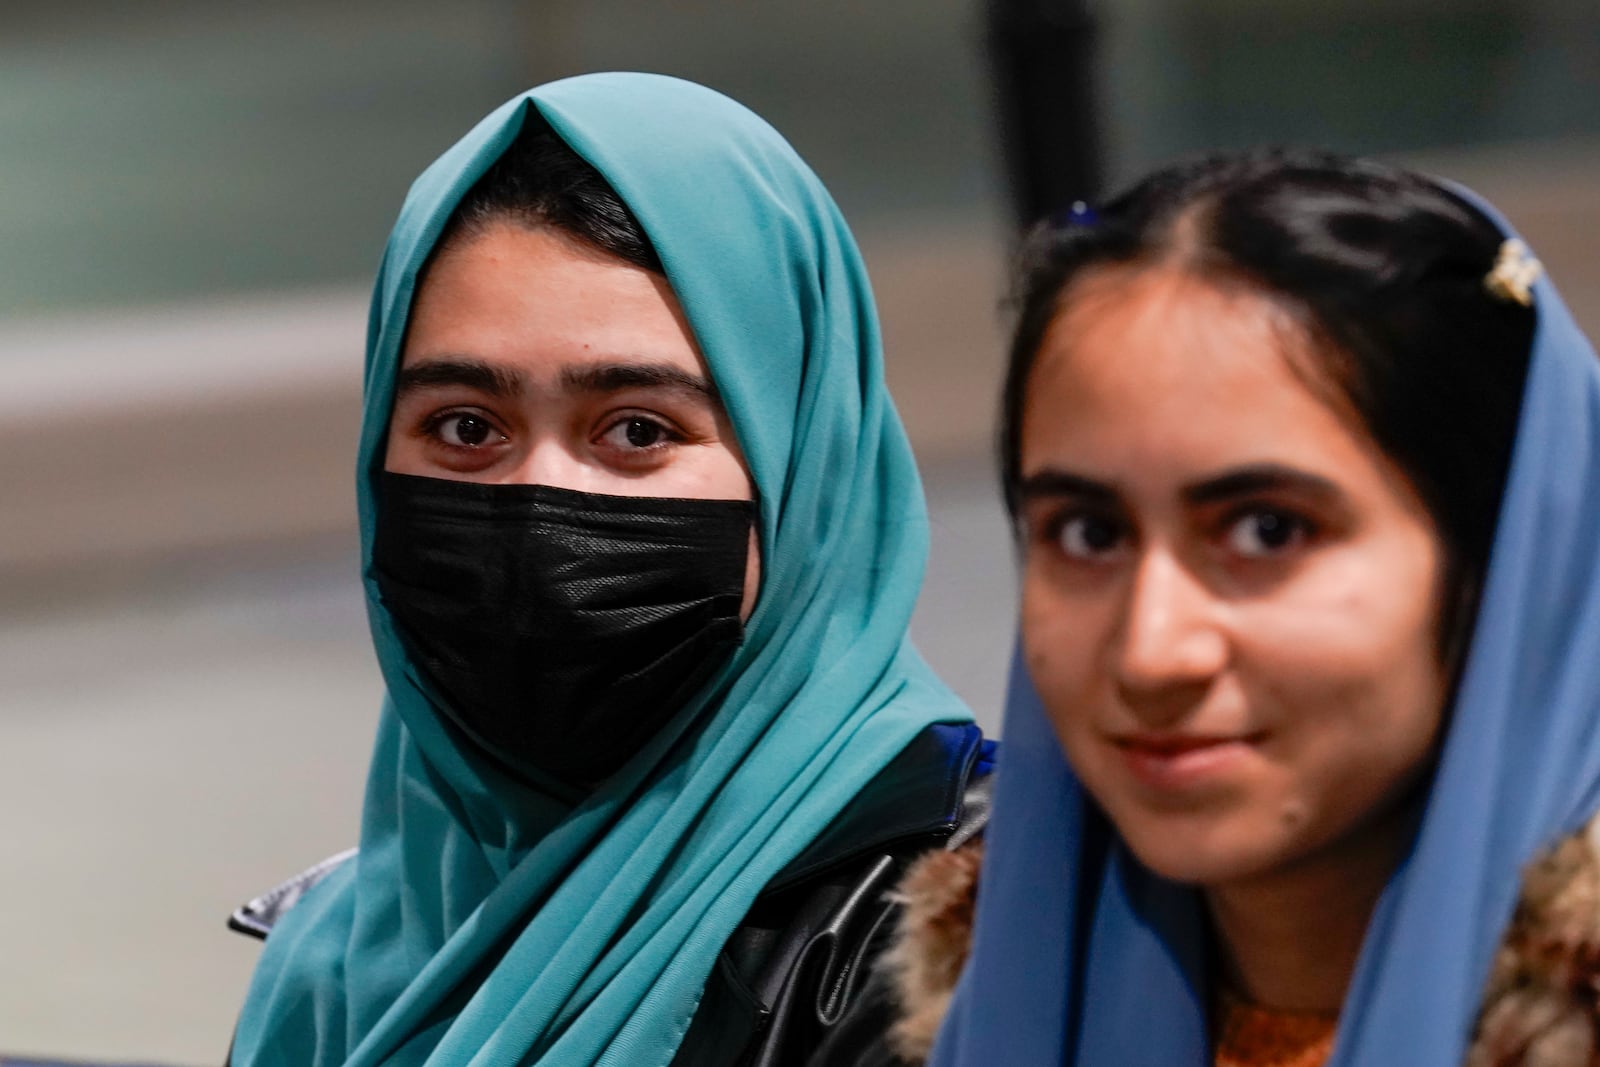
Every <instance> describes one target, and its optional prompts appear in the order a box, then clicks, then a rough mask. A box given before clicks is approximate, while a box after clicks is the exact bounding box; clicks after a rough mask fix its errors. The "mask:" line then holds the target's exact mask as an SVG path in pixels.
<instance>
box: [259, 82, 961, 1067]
mask: <svg viewBox="0 0 1600 1067" xmlns="http://www.w3.org/2000/svg"><path fill="white" fill-rule="evenodd" d="M365 404H366V407H365V413H364V421H363V426H362V436H361V448H360V457H359V469H358V486H359V494H360V507H361V528H362V547H363V559H364V567H365V570H364V574H365V578H366V589H367V598H368V607H369V615H370V619H371V624H372V632H373V639H374V642H375V645H376V648H377V654H378V659H379V663H380V665H381V667H382V670H383V675H384V679H385V682H386V686H387V699H386V701H385V704H384V708H383V712H382V715H381V719H380V724H379V729H378V738H377V745H376V749H375V752H374V755H373V761H372V767H371V770H370V773H369V777H368V782H367V793H366V801H365V806H364V808H363V812H362V827H361V839H360V848H359V850H357V851H356V852H354V853H353V854H352V855H350V856H346V857H337V858H335V860H333V861H330V862H329V863H328V864H324V865H322V866H320V867H319V868H316V869H313V870H312V871H310V872H307V874H306V875H305V876H302V877H301V878H300V879H297V880H295V881H294V882H291V883H289V884H287V885H286V886H284V887H282V888H281V889H279V890H278V891H275V892H274V893H272V894H268V895H267V896H265V897H263V898H261V899H259V900H257V901H255V902H252V904H251V905H249V906H247V907H246V908H245V909H243V910H242V911H241V913H240V914H239V915H238V916H236V917H235V921H236V925H238V926H240V927H242V928H245V929H248V930H251V931H253V932H256V933H260V934H263V935H264V936H265V937H266V944H265V946H264V950H263V953H262V958H261V961H260V964H259V966H258V968H257V971H256V974H255V977H254V980H253V982H252V985H251V988H250V992H249V996H248V999H247V1001H246V1003H245V1006H244V1010H243V1013H242V1015H241V1018H240V1021H239V1025H238V1030H237V1033H236V1037H235V1043H234V1049H233V1053H232V1056H231V1063H232V1064H234V1065H235V1067H246V1065H250V1067H256V1065H269V1064H283V1065H294V1067H308V1065H328V1067H331V1065H335V1064H343V1065H349V1067H355V1065H378V1064H385V1065H401V1064H418V1065H420V1064H447V1065H451V1067H455V1065H463V1064H469V1063H470V1064H474V1065H480V1064H481V1065H490V1064H503V1065H506V1067H511V1065H526V1064H547V1065H561V1067H568V1065H582V1064H616V1065H622V1064H626V1065H628V1067H636V1065H641V1064H644V1065H647V1064H658V1065H665V1064H668V1063H683V1064H694V1065H697V1067H698V1065H702V1064H704V1065H715V1064H733V1063H746V1062H752V1063H753V1062H759V1063H764V1064H774V1065H777V1064H791V1063H801V1062H804V1060H805V1058H806V1057H807V1055H808V1054H809V1053H810V1051H811V1050H812V1049H813V1048H814V1047H816V1045H817V1044H818V1043H819V1042H820V1041H821V1040H823V1039H824V1037H825V1036H826V1033H827V1031H828V1028H829V1026H830V1025H831V1024H832V1022H833V1021H835V1020H836V1019H837V1017H838V1015H839V1013H840V1012H841V1011H842V1010H843V1008H844V1007H845V1006H847V1005H848V1003H849V1000H850V991H851V990H852V988H853V987H854V983H855V981H856V976H857V975H858V974H859V973H861V971H862V969H863V967H864V959H865V958H866V957H867V956H868V955H869V954H870V952H871V948H872V945H873V943H874V942H873V941H872V939H871V933H872V930H873V929H874V927H875V923H876V921H877V919H878V918H879V916H880V914H881V911H882V908H883V905H882V902H881V897H882V892H883V890H884V889H885V888H886V887H887V886H889V885H890V884H892V882H893V879H894V878H895V877H896V875H897V873H898V870H899V868H900V867H901V865H902V863H903V861H904V860H905V859H906V858H908V857H909V856H910V855H912V854H913V853H915V852H919V851H922V850H925V849H927V848H929V847H932V846H934V845H935V844H937V843H938V842H939V841H941V840H943V839H944V838H946V837H948V836H949V835H950V834H951V833H952V832H953V831H955V830H957V828H958V824H960V823H961V822H962V820H963V807H964V804H963V798H964V790H965V788H966V784H967V782H968V781H969V780H970V779H971V778H972V777H973V774H974V767H975V765H976V764H977V763H978V760H979V756H980V751H981V744H980V740H979V738H978V736H977V731H976V729H975V728H974V727H973V726H971V724H970V723H969V722H968V721H967V720H968V714H967V712H966V711H965V709H964V708H963V707H962V706H961V705H960V704H959V702H958V701H957V700H956V699H955V698H954V697H953V696H952V695H951V694H950V693H949V692H948V691H947V690H946V689H945V688H944V687H943V686H942V685H941V684H940V683H939V682H938V681H937V680H936V679H935V678H934V677H933V676H932V674H931V673H930V672H929V671H928V670H927V668H926V667H925V666H924V665H923V664H922V662H921V660H920V659H919V658H918V656H917V655H916V653H915V652H914V651H913V650H912V649H911V647H910V645H909V644H908V643H907V640H906V626H907V623H908V621H909V618H910V614H911V608H912V604H913V601H914V600H915V597H916V593H917V589H918V586H919V584H920V582H921V577H922V570H923V565H924V561H925V557H926V547H927V526H926V520H925V518H924V512H923V503H922V497H921V491H920V487H919V485H918V482H917V478H916V473H915V470H914V468H913V466H912V461H911V453H910V450H909V448H908V447H907V444H906V441H905V438H904V435H903V433H902V431H901V428H900V424H899V422H898V420H897V418H896V416H895V413H894V410H893V408H892V406H891V404H890V401H889V398H888V396H887V394H886V393H885V390H884V385H883V377H882V367H881V353H880V347H879V338H878V331H877V323H876V319H875V316H874V312H873V307H872V299H871V294H870V291H869V289H868V285H867V281H866V277H865V274H864V272H863V269H862V266H861V263H860V260H859V257H858V255H857V252H856V249H855V246H854V244H853V242H852V240H851V238H850V235H849V232H848V231H847V230H846V228H845V226H844V223H843V221H842V220H841V219H840V217H839V215H838V212H837V209H836V208H835V207H834V205H833V203H832V201H831V200H830V199H829V197H828V195H827V193H826V192H825V191H824V190H823V188H822V186H821V185H820V184H819V183H818V181H817V179H816V178H815V176H814V175H812V173H811V172H810V171H809V170H808V169H807V168H806V167H805V165H804V164H803V163H802V162H801V161H800V160H799V159H798V157H796V156H795V154H794V152H793V150H792V149H790V148H789V146H788V145H787V144H786V143H785V142H784V141H783V140H782V139H781V138H780V137H779V136H778V135H777V134H776V133H775V132H774V131H773V130H772V129H771V128H770V127H768V126H767V125H766V124H765V123H763V122H761V120H759V119H758V118H756V117H755V116H754V115H752V114H750V113H749V112H748V111H746V110H744V109H743V108H741V107H739V106H738V105H736V104H734V103H733V102H731V101H729V100H727V99H726V98H724V97H722V96H719V95H717V94H716V93H713V92H711V91H710V90H707V89H703V88H701V87H698V86H694V85H690V84H687V83H684V82H681V81H676V80H674V79H670V78H663V77H656V76H649V75H629V74H616V75H596V76H588V77H583V78H576V79H570V80H567V81H563V82H557V83H554V84H551V85H547V86H544V87H541V88H539V89H535V90H533V91H531V92H529V93H526V94H524V95H522V96H519V97H517V98H516V99H514V100H512V101H510V102H509V103H507V104H506V105H505V106H503V107H502V108H500V109H499V110H497V111H496V112H494V113H493V114H491V115H490V116H488V117H487V118H486V119H484V120H483V122H482V123H480V124H479V125H478V127H477V128H476V129H474V130H473V131H472V132H471V133H469V134H468V135H467V136H466V137H465V138H464V139H463V140H462V141H461V142H460V143H458V144H457V145H456V146H455V147H453V148H452V149H450V151H448V152H447V153H445V155H444V156H442V157H441V158H440V159H439V160H438V161H437V162H436V163H434V164H433V166H431V167H430V168H429V169H428V170H427V171H426V172H425V173H424V174H423V175H422V176H421V177H420V178H419V179H418V180H417V182H416V184H415V185H414V186H413V187H412V189H411V192H410V195H409V196H408V197H407V199H406V202H405V205H404V207H403V208H402V211H401V215H400V219H399V221H398V223H397V224H396V226H395V229H394V231H393V233H392V235H391V237H390V240H389V244H388V248H387V249H386V251H385V254H384V259H383V264H382V268H381V271H380V273H379V277H378V282H377V288H376V291H375V293H374V296H373V301H372V312H371V319H370V326H369V333H368V340H367V359H366V391H365Z"/></svg>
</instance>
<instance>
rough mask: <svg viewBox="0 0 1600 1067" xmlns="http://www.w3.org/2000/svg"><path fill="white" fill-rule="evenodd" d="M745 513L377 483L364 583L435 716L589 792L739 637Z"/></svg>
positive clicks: (693, 503) (393, 479) (411, 481)
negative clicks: (378, 599)
mask: <svg viewBox="0 0 1600 1067" xmlns="http://www.w3.org/2000/svg"><path fill="white" fill-rule="evenodd" d="M754 521H755V505H754V504H753V503H751V502H749V501H742V500H684V499H663V498H653V497H631V496H602V495H598V494H594V493H579V492H574V491H572V490H569V489H556V488H553V487H551V486H544V485H479V484H476V483H472V482H459V481H451V480H448V479H439V478H423V477H417V476H415V475H406V474H393V473H389V472H385V473H384V474H383V475H382V480H381V484H380V490H379V498H378V515H377V524H376V529H375V532H374V541H373V549H372V574H373V578H374V579H375V580H376V582H377V585H378V591H379V594H380V595H381V596H382V598H383V604H384V606H385V607H386V608H387V609H388V611H389V614H390V616H391V617H392V618H393V619H394V621H395V624H396V627H397V629H398V631H399V634H400V637H401V640H402V641H404V642H405V644H406V646H407V650H408V651H409V652H410V654H411V656H412V659H413V661H414V663H415V664H416V666H417V667H418V668H419V669H420V671H421V673H422V675H423V678H424V680H425V681H426V683H427V684H428V685H429V686H430V687H431V688H432V689H433V690H434V696H435V697H436V699H437V701H439V702H442V704H443V708H442V709H441V710H442V711H444V712H445V713H446V714H448V715H449V716H450V717H451V718H452V719H453V720H454V721H455V722H456V723H457V724H458V725H459V726H461V728H462V729H463V730H465V731H466V732H467V733H468V734H469V735H471V736H472V737H473V738H474V739H475V740H476V741H477V742H478V743H479V744H480V745H482V746H483V747H484V748H485V749H487V750H488V751H489V752H490V753H491V754H493V755H495V756H496V757H498V758H500V759H501V760H502V761H504V762H507V763H509V764H511V765H512V766H513V767H524V768H534V769H537V770H539V771H542V772H544V773H546V774H549V775H551V776H553V777H555V778H557V779H559V780H561V781H564V782H568V783H571V784H577V785H590V784H593V783H595V782H598V781H600V780H601V779H603V778H605V777H607V776H608V775H610V774H611V773H613V772H614V771H616V770H617V769H618V768H619V767H621V766H622V764H623V763H625V762H626V761H627V760H628V758H629V757H630V756H632V755H634V754H635V753H636V752H638V751H639V749H640V748H641V747H642V746H643V745H644V744H645V743H646V742H647V741H648V740H649V739H650V737H651V736H652V735H654V734H655V733H656V731H657V730H659V729H660V728H661V726H662V725H663V724H664V723H665V722H666V721H667V720H668V719H670V718H671V717H672V716H673V715H674V714H675V713H676V712H677V711H678V710H680V709H681V708H682V707H683V706H684V704H685V703H686V702H687V701H688V699H689V698H690V697H691V696H693V695H694V693H695V692H696V691H697V690H698V688H699V687H700V686H701V685H702V684H704V683H705V682H706V681H707V680H708V679H709V678H710V676H711V674H712V673H713V672H715V671H716V669H717V668H719V667H721V666H722V665H723V664H724V663H726V662H727V659H728V657H729V656H730V655H732V653H733V650H734V649H735V648H737V647H738V644H739V641H740V639H741V637H742V636H743V625H742V624H741V622H740V620H739V608H740V603H741V601H742V599H743V595H744V580H745V564H746V559H747V557H748V554H749V552H750V529H751V525H752V523H753V522H754Z"/></svg>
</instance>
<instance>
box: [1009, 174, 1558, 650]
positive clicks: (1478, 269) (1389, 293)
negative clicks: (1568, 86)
mask: <svg viewBox="0 0 1600 1067" xmlns="http://www.w3.org/2000/svg"><path fill="white" fill-rule="evenodd" d="M1503 240H1504V235H1503V234H1501V233H1500V231H1499V229H1498V228H1497V227H1496V226H1495V225H1494V223H1492V222H1491V221H1490V220H1489V219H1488V218H1487V217H1486V216H1485V215H1484V214H1483V213H1482V212H1481V211H1479V210H1478V209H1477V208H1475V207H1473V206H1472V205H1471V204H1468V203H1467V202H1466V201H1465V200H1463V199H1462V198H1461V197H1459V196H1457V195H1455V194H1454V193H1452V192H1450V191H1449V190H1447V189H1445V188H1443V187H1442V186H1440V185H1439V184H1437V183H1435V182H1433V181H1431V180H1429V179H1427V178H1424V177H1422V176H1420V175H1417V174H1413V173H1410V172H1408V171H1404V170H1399V169H1397V168H1392V167H1388V166H1384V165H1382V164H1379V163H1375V162H1371V161H1367V160H1358V159H1352V158H1348V157H1343V156H1338V155H1334V154H1331V153H1322V152H1312V151H1295V150H1282V149H1271V150H1259V151H1254V152H1247V153H1239V154H1223V155H1212V156H1206V157H1202V158H1198V159H1195V160H1191V161H1188V162H1183V163H1179V164H1177V165H1174V166H1171V167H1167V168H1164V169H1162V170H1159V171H1156V172H1155V173H1153V174H1151V175H1150V176H1148V177H1146V178H1145V179H1143V180H1142V181H1140V182H1138V183H1137V184H1135V185H1134V186H1132V187H1131V188H1129V189H1128V190H1126V191H1124V192H1122V193H1121V194H1119V195H1117V196H1116V197H1114V198H1113V199H1112V200H1110V201H1109V202H1108V203H1107V204H1105V205H1104V206H1103V207H1101V208H1099V209H1098V211H1097V212H1096V214H1095V215H1094V216H1093V220H1092V221H1087V222H1081V221H1079V220H1077V219H1076V218H1074V219H1070V220H1067V221H1066V222H1065V223H1063V224H1054V223H1044V224H1041V225H1040V226H1038V227H1037V228H1036V229H1035V230H1034V231H1033V233H1032V234H1031V235H1030V236H1029V238H1028V240H1027V242H1026V243H1025V245H1024V248H1023V252H1022V255H1021V258H1020V260H1019V266H1018V271H1017V283H1016V286H1015V290H1014V297H1013V300H1014V302H1015V304H1016V306H1017V309H1018V315H1017V320H1016V326H1015V330H1014V333H1013V338H1012V344H1011V352H1010V359H1009V364H1008V368H1007V373H1006V380H1005V385H1004V391H1003V394H1002V401H1001V418H1000V441H999V446H1000V475H1001V484H1002V486H1003V489H1004V493H1005V500H1006V505H1007V508H1008V510H1009V511H1010V512H1011V514H1012V515H1013V517H1014V516H1015V515H1016V512H1017V508H1018V496H1017V491H1018V486H1019V483H1020V478H1021V470H1020V464H1021V455H1020V448H1021V433H1022V426H1021V423H1022V413H1023V402H1024V399H1025V394H1026V391H1027V386H1028V380H1029V377H1030V374H1031V371H1032V368H1033V364H1034V359H1035V356H1036V355H1037V354H1038V350H1039V347H1040V344H1041V343H1042V341H1043V339H1044V335H1045V332H1046V331H1047V330H1048V329H1049V328H1050V326H1051V324H1052V323H1054V322H1055V321H1056V319H1057V318H1058V317H1059V315H1060V314H1061V313H1062V311H1063V309H1064V308H1065V307H1066V306H1067V305H1068V304H1069V303H1070V302H1071V300H1072V299H1073V289H1074V284H1075V282H1076V281H1077V280H1079V279H1080V278H1083V277H1084V276H1085V274H1086V272H1089V271H1091V270H1092V269H1093V268H1096V267H1110V266H1123V267H1129V268H1133V269H1136V270H1137V269H1143V268H1147V267H1148V268H1168V269H1171V268H1176V269H1180V270H1183V271H1186V272H1189V273H1192V274H1193V275H1195V276H1196V277H1198V278H1200V279H1202V280H1204V281H1206V282H1207V283H1208V284H1213V285H1218V286H1227V287H1233V286H1246V287H1249V288H1251V289H1253V290H1255V291H1257V292H1259V293H1261V294H1262V295H1264V296H1266V297H1267V298H1268V299H1271V300H1272V301H1274V302H1275V303H1277V304H1278V305H1279V306H1281V307H1283V308H1284V309H1285V310H1286V311H1288V312H1289V313H1290V315H1291V316H1292V318H1293V320H1294V321H1295V322H1296V323H1298V324H1299V326H1300V327H1301V328H1302V330H1303V333H1304V337H1305V340H1306V341H1307V342H1308V343H1306V344H1303V345H1292V346H1286V352H1285V355H1286V358H1289V359H1290V360H1291V365H1292V367H1293V369H1294V370H1295V371H1296V373H1298V374H1300V375H1301V376H1302V377H1303V378H1304V379H1305V380H1306V381H1307V384H1308V385H1310V386H1311V387H1312V388H1314V389H1316V390H1318V391H1319V392H1323V393H1324V394H1325V395H1326V396H1327V398H1328V401H1329V402H1330V404H1333V405H1335V406H1336V407H1338V408H1340V409H1341V410H1342V411H1347V412H1348V413H1350V414H1352V415H1353V417H1354V419H1355V421H1356V424H1357V425H1358V427H1359V428H1360V429H1361V430H1363V431H1364V432H1366V433H1367V434H1368V435H1370V436H1371V437H1372V439H1373V440H1374V441H1375V442H1376V444H1377V445H1378V447H1379V448H1380V449H1381V450H1382V451H1383V452H1384V453H1385V454H1386V455H1387V456H1388V457H1389V458H1390V459H1391V460H1392V461H1393V462H1394V463H1395V465H1396V467H1397V468H1398V469H1399V470H1400V471H1401V473H1402V474H1403V475H1404V476H1405V477H1406V479H1407V480H1408V481H1409V483H1410V484H1411V486H1412V487H1413V488H1414V489H1415V491H1416V492H1417V494H1418V496H1419V498H1420V499H1421V500H1422V502H1423V504H1424V506H1425V507H1426V508H1427V510H1428V513H1429V515H1430V517H1431V518H1432V520H1433V522H1434V523H1435V525H1436V527H1437V529H1438V530H1439V534H1440V538H1441V540H1442V542H1443V545H1444V549H1445V553H1444V554H1445V559H1446V573H1445V575H1444V586H1443V594H1444V595H1443V597H1442V603H1441V608H1440V616H1441V617H1440V630H1439V634H1440V642H1439V644H1440V653H1441V657H1442V658H1443V659H1444V661H1445V662H1446V663H1448V664H1452V665H1454V664H1455V663H1456V662H1457V661H1458V659H1459V657H1460V655H1461V654H1462V653H1463V652H1464V651H1465V648H1466V645H1467V642H1468V640H1469V639H1470V636H1471V629H1472V623H1473V619H1474V617H1475V615H1476V611H1477V603H1478V595H1479V591H1480V589H1481V587H1482V584H1483V578H1484V574H1485V572H1486V570H1487V568H1488V557H1489V550H1490V546H1491V544H1492V542H1493V539H1494V527H1495V521H1496V519H1497V517H1498V512H1499V502H1500V497H1501V495H1502V492H1503V490H1504V486H1505V481H1506V474H1507V471H1508V468H1509V465H1510V457H1511V448H1512V443H1513V441H1514V439H1515V436H1516V426H1517V420H1518V416H1519V414H1520V409H1521V397H1522V386H1523V380H1524V378H1525V376H1526V373H1527V365H1528V360H1529V357H1530V355H1531V350H1532V340H1533V332H1534V326H1535V322H1536V317H1535V314H1534V311H1533V310H1532V309H1531V308H1528V307H1524V306H1521V305H1519V304H1517V303H1515V302H1513V301H1507V300H1502V299H1497V298H1496V297H1494V296H1493V295H1491V294H1490V293H1489V291H1488V290H1487V289H1486V287H1485V284H1484V279H1485V276H1486V275H1487V274H1488V273H1489V271H1490V270H1491V269H1492V268H1493V267H1494V265H1495V261H1496V257H1497V255H1498V253H1499V249H1500V245H1501V243H1502V242H1503Z"/></svg>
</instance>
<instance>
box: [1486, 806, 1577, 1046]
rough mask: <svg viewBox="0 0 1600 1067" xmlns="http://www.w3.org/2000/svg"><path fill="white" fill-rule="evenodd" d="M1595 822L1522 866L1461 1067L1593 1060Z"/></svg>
mask: <svg viewBox="0 0 1600 1067" xmlns="http://www.w3.org/2000/svg"><path fill="white" fill-rule="evenodd" d="M1597 1023H1600V817H1596V818H1594V819H1591V820H1590V822H1589V825H1588V826H1587V827H1585V828H1584V830H1582V831H1581V832H1579V833H1576V834H1573V835H1572V836H1571V837H1569V838H1567V839H1566V840H1564V841H1562V842H1560V843H1559V844H1558V845H1557V846H1556V847H1555V848H1553V849H1551V850H1550V851H1549V852H1548V853H1546V854H1545V855H1544V856H1541V857H1540V858H1539V859H1537V860H1535V861H1534V862H1533V863H1532V864H1530V865H1529V866H1528V869H1527V870H1526V871H1525V872H1524V874H1523V879H1522V896H1521V898H1520V899H1519V900H1518V901H1517V910H1516V912H1515V913H1514V914H1513V915H1512V917H1511V925H1510V926H1509V927H1507V929H1506V936H1505V938H1504V940H1502V941H1501V942H1500V949H1499V951H1498V952H1497V953H1496V954H1495V960H1494V967H1493V969H1492V970H1491V971H1490V974H1489V984H1488V987H1487V988H1486V990H1485V992H1484V997H1483V1008H1482V1010H1481V1011H1480V1012H1479V1014H1478V1026H1477V1032H1476V1034H1475V1035H1474V1037H1473V1041H1472V1048H1471V1050H1470V1051H1469V1053H1468V1055H1467V1067H1587V1065H1591V1064H1595V1063H1600V1057H1597V1055H1596V1053H1597V1048H1596V1029H1597Z"/></svg>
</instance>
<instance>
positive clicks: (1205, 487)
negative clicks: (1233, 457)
mask: <svg viewBox="0 0 1600 1067" xmlns="http://www.w3.org/2000/svg"><path fill="white" fill-rule="evenodd" d="M1283 490H1291V491H1293V492H1298V493H1304V494H1306V495H1309V496H1313V497H1319V498H1322V499H1326V500H1336V499H1338V498H1339V497H1341V496H1343V494H1342V493H1341V492H1340V491H1339V487H1338V486H1337V485H1335V484H1334V483H1333V482H1331V481H1329V480H1328V479H1326V478H1324V477H1322V476H1320V475H1316V474H1311V473H1309V472H1307V471H1303V470H1297V469H1295V468H1294V467H1285V466H1281V465H1279V464H1276V463H1260V464H1256V465H1253V466H1249V467H1240V468H1239V469H1237V470H1231V471H1229V472H1228V473H1226V474H1221V475H1218V476H1217V477H1215V478H1207V479H1205V480H1204V481H1201V482H1196V483H1195V484H1193V485H1188V486H1185V487H1184V489H1183V499H1184V501H1185V502H1187V503H1188V504H1190V505H1204V504H1219V503H1222V502H1223V501H1227V500H1235V499H1237V498H1239V497H1242V496H1253V495H1255V494H1257V493H1266V492H1274V491H1277V492H1281V491H1283Z"/></svg>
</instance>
